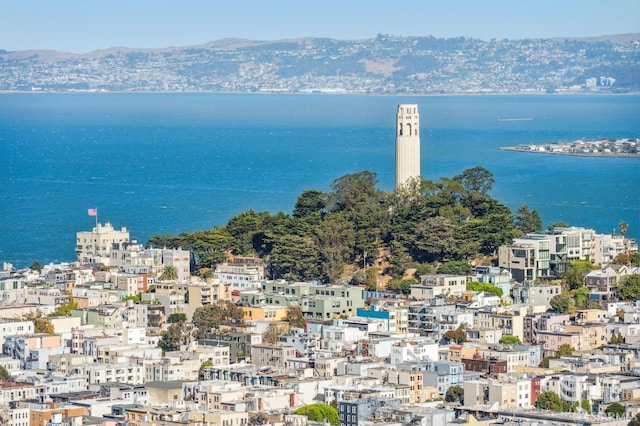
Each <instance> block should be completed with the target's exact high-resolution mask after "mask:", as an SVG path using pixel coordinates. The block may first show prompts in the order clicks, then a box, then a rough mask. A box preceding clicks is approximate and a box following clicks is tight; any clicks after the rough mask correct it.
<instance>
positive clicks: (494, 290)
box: [467, 281, 502, 297]
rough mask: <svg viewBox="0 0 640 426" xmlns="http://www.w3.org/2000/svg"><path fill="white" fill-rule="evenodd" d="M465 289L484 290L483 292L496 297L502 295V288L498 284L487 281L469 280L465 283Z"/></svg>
mask: <svg viewBox="0 0 640 426" xmlns="http://www.w3.org/2000/svg"><path fill="white" fill-rule="evenodd" d="M467 290H469V291H484V292H485V293H489V294H493V295H496V296H498V297H502V289H501V288H500V287H498V286H495V285H492V284H489V283H480V282H477V281H471V282H468V283H467Z"/></svg>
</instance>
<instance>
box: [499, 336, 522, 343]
mask: <svg viewBox="0 0 640 426" xmlns="http://www.w3.org/2000/svg"><path fill="white" fill-rule="evenodd" d="M499 343H502V344H503V345H521V344H522V342H521V341H520V338H519V337H518V336H513V335H511V334H505V335H503V336H502V337H501V338H500V341H499Z"/></svg>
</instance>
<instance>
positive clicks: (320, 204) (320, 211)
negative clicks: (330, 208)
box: [293, 190, 329, 224]
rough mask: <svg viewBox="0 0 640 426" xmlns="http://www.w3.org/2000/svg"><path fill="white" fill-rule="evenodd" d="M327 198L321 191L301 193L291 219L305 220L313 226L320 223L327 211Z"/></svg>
mask: <svg viewBox="0 0 640 426" xmlns="http://www.w3.org/2000/svg"><path fill="white" fill-rule="evenodd" d="M328 197H329V196H328V194H326V193H324V192H322V191H314V190H306V191H303V192H302V194H300V195H299V196H298V200H297V201H296V205H295V206H294V208H293V217H296V218H300V219H305V220H307V221H310V222H311V223H314V224H317V223H320V221H321V220H322V217H323V216H324V214H325V213H326V210H327V203H328Z"/></svg>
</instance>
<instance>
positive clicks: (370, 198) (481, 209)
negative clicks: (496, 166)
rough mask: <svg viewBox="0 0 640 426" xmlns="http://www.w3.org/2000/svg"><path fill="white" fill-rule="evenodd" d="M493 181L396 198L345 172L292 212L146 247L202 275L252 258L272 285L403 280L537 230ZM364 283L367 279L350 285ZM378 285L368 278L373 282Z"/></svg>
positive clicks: (235, 221)
mask: <svg viewBox="0 0 640 426" xmlns="http://www.w3.org/2000/svg"><path fill="white" fill-rule="evenodd" d="M493 183H494V179H493V175H492V174H491V173H490V172H489V171H488V170H486V169H484V168H482V167H474V168H471V169H468V170H465V171H464V172H463V173H461V174H460V175H457V176H455V177H453V178H442V179H441V180H440V181H438V182H433V181H430V180H427V179H421V180H415V181H412V182H409V183H408V184H407V185H405V186H404V187H403V188H401V190H398V191H395V192H385V191H381V190H379V189H378V188H377V184H378V180H377V176H376V174H375V173H372V172H369V171H363V172H359V173H354V174H347V175H345V176H343V177H341V178H339V179H337V180H336V181H334V182H333V184H332V185H331V191H330V192H324V191H318V190H306V191H304V192H302V194H300V196H299V197H298V199H297V201H296V203H295V206H294V208H293V212H292V214H286V213H283V212H278V213H275V214H271V213H269V212H257V211H254V210H248V211H245V212H242V213H240V214H238V215H236V216H234V217H232V218H231V219H230V220H229V222H228V223H227V225H226V226H217V227H215V228H213V229H211V230H208V231H197V232H194V233H183V234H180V235H157V236H154V237H151V238H150V239H149V243H150V244H151V245H153V246H158V247H161V246H167V247H183V248H185V249H188V250H190V251H191V252H192V254H193V262H192V267H193V269H194V271H195V272H196V273H197V272H200V273H202V272H203V271H210V270H211V268H214V267H215V265H216V264H218V263H221V262H224V261H225V260H226V259H227V257H228V256H229V255H243V256H258V257H260V258H262V259H264V260H265V262H267V263H268V264H269V265H270V271H269V272H270V275H271V277H273V278H285V279H289V280H309V279H319V278H320V279H321V280H323V281H325V282H334V281H336V280H337V279H339V278H341V277H342V276H343V273H344V270H345V265H355V266H356V267H357V268H362V269H367V268H368V267H370V266H377V265H381V264H384V265H387V267H386V270H383V271H381V272H383V273H385V274H387V275H391V276H394V277H396V278H402V276H403V274H404V273H405V271H406V270H407V269H408V268H411V267H416V266H418V267H419V266H420V265H425V264H433V265H441V264H443V263H444V264H446V263H447V262H449V264H451V265H455V263H454V262H460V263H462V264H463V265H467V267H468V263H467V262H466V261H468V260H469V259H472V258H474V257H476V256H479V255H480V256H484V255H489V256H490V255H493V254H494V253H495V251H496V249H497V248H498V246H500V245H502V244H505V243H507V242H510V241H511V240H512V239H513V238H514V237H516V236H518V235H521V234H523V233H524V232H530V231H535V230H539V229H540V228H541V226H542V224H541V221H540V217H539V215H538V213H537V212H536V211H535V210H529V209H528V207H526V206H522V207H521V208H520V209H519V210H518V212H517V214H516V215H514V214H512V212H511V211H510V209H509V208H508V207H507V206H505V205H504V204H502V203H500V202H499V201H497V200H495V199H493V198H492V197H491V196H490V195H489V191H490V190H491V188H492V185H493ZM357 279H360V280H366V275H365V276H362V277H357ZM373 281H374V282H375V280H373Z"/></svg>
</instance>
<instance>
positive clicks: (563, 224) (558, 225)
mask: <svg viewBox="0 0 640 426" xmlns="http://www.w3.org/2000/svg"><path fill="white" fill-rule="evenodd" d="M568 227H569V224H568V223H567V222H553V223H552V224H550V225H549V226H548V227H547V231H553V230H554V229H556V228H568Z"/></svg>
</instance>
